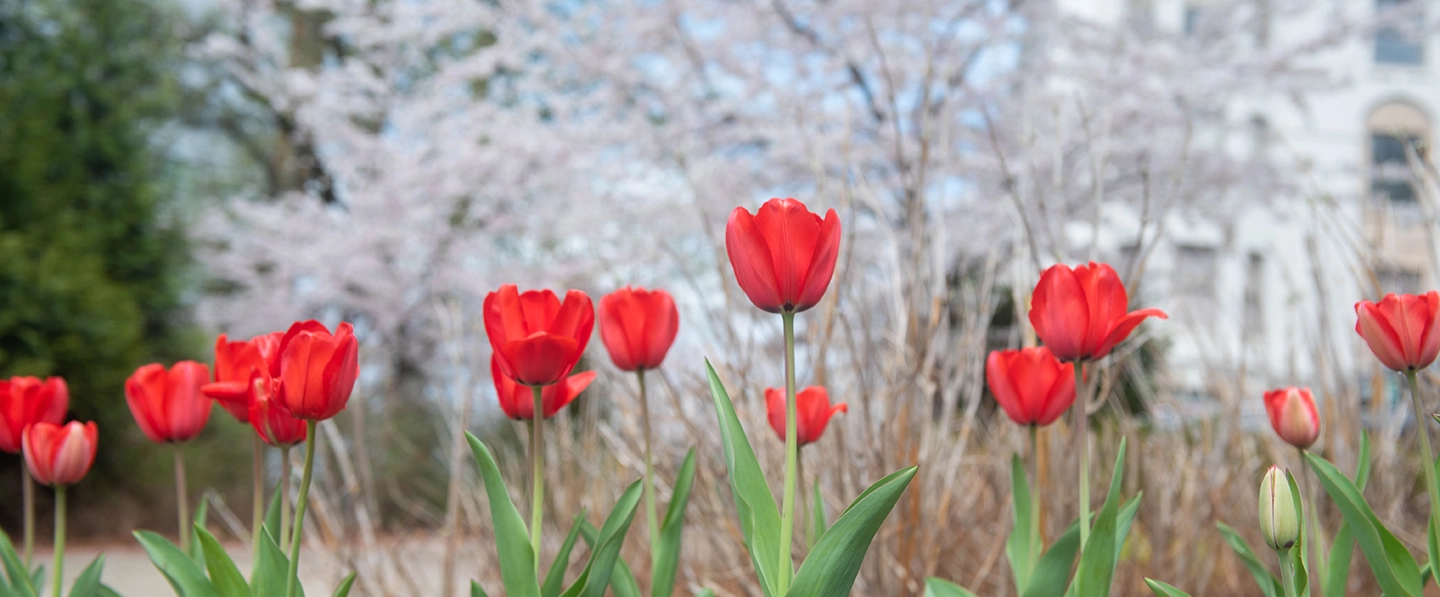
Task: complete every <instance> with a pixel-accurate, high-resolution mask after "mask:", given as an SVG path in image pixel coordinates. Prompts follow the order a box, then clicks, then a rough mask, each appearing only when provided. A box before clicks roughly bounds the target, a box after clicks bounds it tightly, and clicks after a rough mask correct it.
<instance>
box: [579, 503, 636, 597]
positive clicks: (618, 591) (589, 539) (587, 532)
mask: <svg viewBox="0 0 1440 597" xmlns="http://www.w3.org/2000/svg"><path fill="white" fill-rule="evenodd" d="M580 537H581V538H583V539H585V545H587V546H589V547H590V548H591V549H594V548H595V541H596V539H598V538H599V537H600V529H597V528H595V525H593V524H590V522H589V521H581V524H580ZM610 590H612V591H614V592H615V597H640V583H638V582H635V573H634V572H631V571H630V565H629V564H626V563H625V560H616V561H615V571H614V572H612V573H611V576H610Z"/></svg>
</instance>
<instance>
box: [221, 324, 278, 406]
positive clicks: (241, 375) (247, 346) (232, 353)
mask: <svg viewBox="0 0 1440 597" xmlns="http://www.w3.org/2000/svg"><path fill="white" fill-rule="evenodd" d="M284 336H285V332H272V333H269V334H262V335H259V336H256V337H254V338H251V339H249V340H246V341H244V342H230V341H229V340H228V339H226V338H225V334H220V337H219V338H217V339H216V340H215V382H214V383H208V384H205V386H204V387H202V388H200V391H201V392H203V393H204V394H205V396H206V397H207V398H211V399H213V400H214V401H216V402H218V403H220V407H221V408H224V409H225V411H226V412H229V413H230V415H231V416H233V417H235V420H237V421H240V422H241V423H249V422H250V378H251V377H252V376H254V375H255V374H256V373H263V374H266V375H269V371H270V367H271V363H272V362H273V361H274V360H275V359H276V357H277V356H278V351H279V349H280V338H282V337H284Z"/></svg>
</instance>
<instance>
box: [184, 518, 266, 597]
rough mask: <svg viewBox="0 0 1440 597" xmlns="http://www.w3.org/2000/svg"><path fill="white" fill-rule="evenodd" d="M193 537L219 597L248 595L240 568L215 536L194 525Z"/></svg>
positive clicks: (246, 596) (248, 590) (248, 587)
mask: <svg viewBox="0 0 1440 597" xmlns="http://www.w3.org/2000/svg"><path fill="white" fill-rule="evenodd" d="M195 539H196V544H197V545H199V546H200V552H201V553H202V554H203V555H204V558H205V568H206V570H209V571H210V583H211V584H213V585H215V591H216V592H217V593H219V594H220V597H249V595H250V585H248V584H246V583H245V577H244V576H241V575H240V569H239V568H236V567H235V562H234V561H232V560H231V559H230V554H227V553H225V548H224V547H221V546H220V542H219V541H216V540H215V536H214V535H211V534H210V533H209V532H208V531H206V530H205V529H203V528H200V527H195ZM287 572H288V571H287Z"/></svg>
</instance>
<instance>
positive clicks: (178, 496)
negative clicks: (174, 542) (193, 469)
mask: <svg viewBox="0 0 1440 597" xmlns="http://www.w3.org/2000/svg"><path fill="white" fill-rule="evenodd" d="M175 510H176V511H177V512H179V514H180V526H179V530H178V532H179V533H180V551H183V552H185V553H186V554H187V555H188V554H189V553H190V501H189V498H187V497H186V491H185V452H184V448H183V446H182V445H181V444H175Z"/></svg>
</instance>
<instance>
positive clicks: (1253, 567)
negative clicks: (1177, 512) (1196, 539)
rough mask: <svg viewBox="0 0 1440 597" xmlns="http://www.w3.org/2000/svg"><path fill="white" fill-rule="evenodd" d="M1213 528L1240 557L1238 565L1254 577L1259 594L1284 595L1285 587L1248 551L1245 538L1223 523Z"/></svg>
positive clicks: (1276, 596)
mask: <svg viewBox="0 0 1440 597" xmlns="http://www.w3.org/2000/svg"><path fill="white" fill-rule="evenodd" d="M1215 528H1217V529H1220V535H1221V536H1222V537H1224V538H1225V542H1226V543H1228V544H1230V550H1231V551H1233V552H1235V555H1237V556H1239V557H1240V563H1242V564H1244V565H1245V568H1246V569H1248V570H1249V571H1250V576H1253V577H1255V583H1256V584H1257V585H1259V586H1260V592H1262V593H1264V594H1265V597H1278V596H1280V595H1284V594H1285V587H1284V585H1281V584H1280V579H1278V578H1276V577H1275V575H1274V574H1271V573H1270V569H1269V568H1266V567H1265V564H1264V563H1263V562H1261V561H1260V558H1259V557H1258V556H1256V555H1255V552H1254V551H1253V550H1251V549H1250V544H1249V543H1246V542H1245V538H1244V537H1241V536H1240V533H1239V531H1236V530H1235V529H1234V528H1231V527H1230V525H1228V524H1225V523H1223V522H1217V523H1215Z"/></svg>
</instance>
